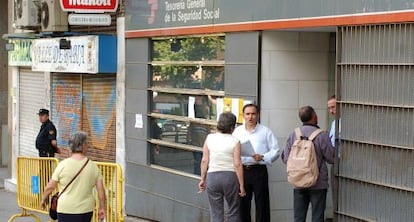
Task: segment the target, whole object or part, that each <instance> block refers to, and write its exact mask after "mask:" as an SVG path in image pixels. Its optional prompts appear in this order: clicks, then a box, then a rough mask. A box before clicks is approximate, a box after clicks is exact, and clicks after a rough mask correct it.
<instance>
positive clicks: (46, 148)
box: [36, 120, 57, 157]
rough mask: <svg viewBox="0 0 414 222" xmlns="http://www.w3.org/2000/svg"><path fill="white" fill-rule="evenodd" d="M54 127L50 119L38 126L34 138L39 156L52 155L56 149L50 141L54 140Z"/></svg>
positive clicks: (55, 132)
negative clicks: (38, 128)
mask: <svg viewBox="0 0 414 222" xmlns="http://www.w3.org/2000/svg"><path fill="white" fill-rule="evenodd" d="M56 134H57V131H56V127H55V125H53V123H52V122H51V121H50V120H47V121H46V122H44V123H43V124H42V126H41V127H40V131H39V134H38V135H37V138H36V149H38V150H39V156H40V157H54V156H55V153H57V150H56V149H55V148H54V147H53V146H52V143H51V141H52V140H56V136H57V135H56Z"/></svg>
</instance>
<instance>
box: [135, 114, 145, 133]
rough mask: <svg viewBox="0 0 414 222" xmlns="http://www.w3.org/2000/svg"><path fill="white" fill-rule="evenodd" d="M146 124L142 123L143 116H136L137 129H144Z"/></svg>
mask: <svg viewBox="0 0 414 222" xmlns="http://www.w3.org/2000/svg"><path fill="white" fill-rule="evenodd" d="M143 127H144V122H143V121H142V114H135V128H139V129H142V128H143Z"/></svg>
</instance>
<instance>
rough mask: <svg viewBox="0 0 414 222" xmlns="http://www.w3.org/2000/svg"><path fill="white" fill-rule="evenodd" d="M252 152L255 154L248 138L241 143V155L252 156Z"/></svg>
mask: <svg viewBox="0 0 414 222" xmlns="http://www.w3.org/2000/svg"><path fill="white" fill-rule="evenodd" d="M253 154H255V151H254V148H253V146H252V143H250V140H247V141H246V142H244V143H242V144H241V155H242V156H253Z"/></svg>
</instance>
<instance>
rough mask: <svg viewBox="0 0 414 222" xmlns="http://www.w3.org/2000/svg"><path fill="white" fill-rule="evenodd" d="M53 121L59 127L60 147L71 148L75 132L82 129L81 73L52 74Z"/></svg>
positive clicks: (58, 139)
mask: <svg viewBox="0 0 414 222" xmlns="http://www.w3.org/2000/svg"><path fill="white" fill-rule="evenodd" d="M51 102H52V121H53V123H54V124H55V126H56V129H57V142H58V147H61V148H69V147H68V142H69V138H70V136H71V135H72V133H73V132H77V131H79V130H81V125H82V122H81V121H82V118H81V117H82V115H81V105H82V90H81V75H79V74H67V73H64V74H61V73H60V74H53V75H52V101H51Z"/></svg>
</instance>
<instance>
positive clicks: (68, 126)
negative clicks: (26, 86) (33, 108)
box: [51, 73, 116, 162]
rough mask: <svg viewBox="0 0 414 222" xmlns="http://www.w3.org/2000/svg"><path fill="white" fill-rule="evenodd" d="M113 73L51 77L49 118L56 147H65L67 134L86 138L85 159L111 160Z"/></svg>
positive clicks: (114, 78)
mask: <svg viewBox="0 0 414 222" xmlns="http://www.w3.org/2000/svg"><path fill="white" fill-rule="evenodd" d="M115 87H116V76H115V75H114V74H105V75H88V74H69V73H54V74H53V75H52V101H51V102H52V108H51V109H52V117H53V120H54V123H55V125H56V127H57V129H58V145H59V147H63V148H68V142H69V138H70V135H71V134H73V133H74V132H78V131H80V130H81V131H85V132H87V133H88V135H89V139H90V141H89V142H90V147H89V150H88V154H89V156H90V157H91V158H92V159H94V160H99V161H108V162H114V161H115V117H116V112H115V110H116V109H115V104H116V100H115V96H116V90H115Z"/></svg>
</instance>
